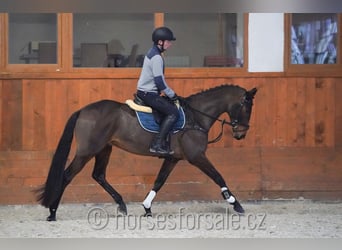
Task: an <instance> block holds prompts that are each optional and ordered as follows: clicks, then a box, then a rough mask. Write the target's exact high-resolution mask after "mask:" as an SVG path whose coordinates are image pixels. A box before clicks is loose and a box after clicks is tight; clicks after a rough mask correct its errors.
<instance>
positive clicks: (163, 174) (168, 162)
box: [142, 158, 179, 217]
mask: <svg viewBox="0 0 342 250" xmlns="http://www.w3.org/2000/svg"><path fill="white" fill-rule="evenodd" d="M178 161H179V160H178V159H174V158H166V159H165V160H164V162H163V165H162V167H161V169H160V170H159V173H158V176H157V178H156V180H155V181H154V185H153V188H152V190H151V191H150V192H149V193H148V194H147V195H146V198H145V200H144V201H143V203H142V205H143V207H144V209H145V216H146V217H148V216H152V212H151V206H152V201H153V199H154V198H155V197H156V194H157V192H158V191H159V190H160V189H161V187H162V186H163V185H164V183H165V181H166V179H167V178H168V177H169V175H170V173H171V171H172V170H173V169H174V167H175V166H176V164H177V162H178Z"/></svg>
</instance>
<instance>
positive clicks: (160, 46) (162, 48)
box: [158, 40, 165, 52]
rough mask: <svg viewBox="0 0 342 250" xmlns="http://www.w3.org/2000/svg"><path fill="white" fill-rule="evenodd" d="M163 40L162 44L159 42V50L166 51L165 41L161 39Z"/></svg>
mask: <svg viewBox="0 0 342 250" xmlns="http://www.w3.org/2000/svg"><path fill="white" fill-rule="evenodd" d="M161 42H162V44H158V45H159V46H158V47H159V50H160V52H164V51H165V49H164V41H162V40H161Z"/></svg>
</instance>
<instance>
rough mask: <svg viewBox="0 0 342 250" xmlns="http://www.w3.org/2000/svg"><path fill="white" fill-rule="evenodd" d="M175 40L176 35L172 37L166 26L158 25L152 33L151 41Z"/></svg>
mask: <svg viewBox="0 0 342 250" xmlns="http://www.w3.org/2000/svg"><path fill="white" fill-rule="evenodd" d="M159 40H161V41H165V40H168V41H175V40H176V37H174V35H173V33H172V31H171V30H170V29H169V28H167V27H159V28H156V29H155V30H154V31H153V33H152V41H153V42H154V43H155V44H157V43H158V41H159Z"/></svg>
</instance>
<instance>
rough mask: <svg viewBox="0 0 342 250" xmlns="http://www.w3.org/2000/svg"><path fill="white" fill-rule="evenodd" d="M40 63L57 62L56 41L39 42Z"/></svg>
mask: <svg viewBox="0 0 342 250" xmlns="http://www.w3.org/2000/svg"><path fill="white" fill-rule="evenodd" d="M38 63H41V64H44V63H46V64H55V63H57V46H56V42H39V44H38Z"/></svg>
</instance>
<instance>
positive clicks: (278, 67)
mask: <svg viewBox="0 0 342 250" xmlns="http://www.w3.org/2000/svg"><path fill="white" fill-rule="evenodd" d="M248 46H249V51H248V63H249V65H248V71H249V72H282V71H284V14H283V13H250V14H249V30H248Z"/></svg>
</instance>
